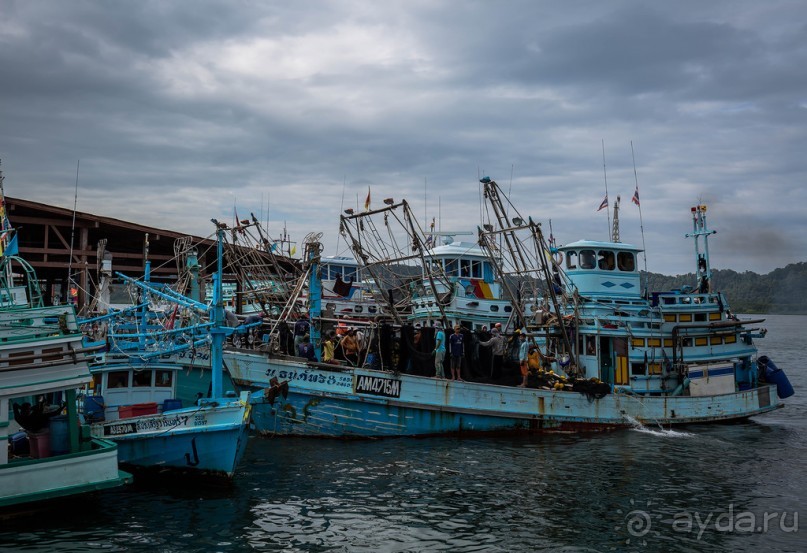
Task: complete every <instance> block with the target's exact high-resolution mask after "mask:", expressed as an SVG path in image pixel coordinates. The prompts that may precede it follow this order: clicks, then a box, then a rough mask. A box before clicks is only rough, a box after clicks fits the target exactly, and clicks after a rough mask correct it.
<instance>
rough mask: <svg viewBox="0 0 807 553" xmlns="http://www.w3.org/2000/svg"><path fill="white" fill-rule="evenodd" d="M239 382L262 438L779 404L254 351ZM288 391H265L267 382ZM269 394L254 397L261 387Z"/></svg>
mask: <svg viewBox="0 0 807 553" xmlns="http://www.w3.org/2000/svg"><path fill="white" fill-rule="evenodd" d="M225 355H226V356H227V365H228V367H229V370H230V373H231V376H232V378H233V382H234V383H235V384H236V386H238V387H240V388H242V389H249V390H252V391H255V392H256V393H254V394H253V398H254V400H253V401H254V404H253V422H254V425H255V427H256V429H257V430H258V431H259V432H261V433H264V434H277V435H300V436H330V437H368V438H369V437H384V436H428V435H445V434H474V433H487V432H579V431H597V430H609V429H615V428H620V427H629V426H632V425H634V424H636V422H637V421H638V422H640V423H643V424H653V425H655V424H661V425H673V424H689V423H709V422H717V421H729V420H738V419H744V418H747V417H750V416H754V415H758V414H761V413H765V412H768V411H771V410H774V409H776V408H778V407H781V404H780V403H779V401H778V398H777V396H776V391H775V387H773V386H762V387H759V388H754V389H751V390H746V391H742V392H736V393H729V394H721V395H717V396H706V397H694V396H638V395H633V394H624V393H613V394H608V395H606V396H604V397H601V398H599V399H595V398H593V397H587V396H586V395H584V394H581V393H578V392H570V391H554V390H543V389H531V388H519V387H510V386H496V385H490V384H481V383H475V382H454V381H449V380H443V379H436V378H429V377H421V376H413V375H406V374H399V375H394V374H392V373H388V372H383V371H373V370H369V369H346V370H336V371H334V370H328V369H327V368H325V367H322V366H312V365H306V364H303V363H295V362H293V361H287V360H272V359H271V358H267V357H263V356H260V355H256V354H246V353H241V352H235V353H228V354H225ZM272 378H276V379H277V380H278V381H279V382H284V381H287V382H288V393H287V396H286V397H283V395H282V394H281V393H270V394H267V393H266V390H267V387H268V386H269V381H270V380H271V379H272ZM261 389H263V390H264V393H263V394H261V393H257V392H258V390H261Z"/></svg>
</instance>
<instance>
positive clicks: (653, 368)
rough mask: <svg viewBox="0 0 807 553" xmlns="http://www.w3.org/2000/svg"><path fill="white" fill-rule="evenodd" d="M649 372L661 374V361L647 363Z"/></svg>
mask: <svg viewBox="0 0 807 553" xmlns="http://www.w3.org/2000/svg"><path fill="white" fill-rule="evenodd" d="M648 368H649V369H650V374H661V363H650V364H649V365H648Z"/></svg>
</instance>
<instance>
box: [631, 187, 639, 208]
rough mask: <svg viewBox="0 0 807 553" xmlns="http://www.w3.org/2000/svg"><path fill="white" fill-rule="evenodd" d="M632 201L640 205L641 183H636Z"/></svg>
mask: <svg viewBox="0 0 807 553" xmlns="http://www.w3.org/2000/svg"><path fill="white" fill-rule="evenodd" d="M631 201H632V202H633V203H635V204H636V205H639V206H640V204H639V185H638V184H637V185H636V191H635V192H634V193H633V198H632V199H631ZM640 207H641V206H640Z"/></svg>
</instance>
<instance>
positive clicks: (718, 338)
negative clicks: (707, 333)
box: [709, 336, 723, 346]
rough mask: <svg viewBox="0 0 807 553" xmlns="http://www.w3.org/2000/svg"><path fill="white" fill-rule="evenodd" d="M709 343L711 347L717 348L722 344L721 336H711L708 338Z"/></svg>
mask: <svg viewBox="0 0 807 553" xmlns="http://www.w3.org/2000/svg"><path fill="white" fill-rule="evenodd" d="M709 342H710V343H711V344H712V345H713V346H719V345H720V344H722V343H723V338H722V337H721V336H712V337H711V338H709Z"/></svg>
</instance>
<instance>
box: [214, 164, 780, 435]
mask: <svg viewBox="0 0 807 553" xmlns="http://www.w3.org/2000/svg"><path fill="white" fill-rule="evenodd" d="M483 184H485V198H486V199H487V201H488V202H490V205H491V209H492V213H493V215H492V216H491V217H490V221H489V223H488V224H486V225H484V226H483V227H482V228H480V231H479V244H480V246H481V247H482V248H483V249H485V250H486V251H487V252H489V255H488V258H489V259H490V260H491V261H492V262H495V264H494V265H495V267H496V270H497V272H498V277H499V280H500V282H502V283H508V282H509V283H510V284H506V285H507V286H515V285H516V284H515V283H514V282H513V279H514V277H518V278H520V279H521V282H522V283H523V282H528V283H529V285H530V286H533V287H534V289H536V290H538V289H540V290H542V292H541V293H540V294H538V293H536V294H534V295H532V296H531V297H522V298H519V301H514V302H513V303H512V305H513V307H514V316H515V318H516V325H515V326H516V328H517V329H518V332H517V333H515V334H514V336H515V335H516V334H517V335H519V338H517V340H519V341H521V340H528V341H529V343H530V344H531V346H530V348H529V349H532V350H533V353H534V354H535V355H534V358H535V359H536V360H537V366H531V365H532V363H531V362H527V364H526V367H527V369H526V370H525V371H524V373H522V372H521V371H520V367H519V364H518V362H517V361H516V364H515V365H510V364H508V360H510V358H511V352H513V351H514V350H515V351H518V350H517V349H516V348H512V347H508V348H507V349H506V353H505V354H504V355H503V357H504V359H503V361H504V362H503V367H502V375H501V378H499V379H476V380H477V381H472V382H469V381H467V380H468V378H467V376H468V374H469V373H468V364H469V362H472V361H473V354H472V353H471V352H470V351H469V345H470V344H471V343H472V341H471V340H468V341H466V342H465V344H466V345H465V354H466V356H465V358H464V359H463V363H464V364H463V371H464V372H463V374H465V375H466V379H465V380H448V379H442V378H434V377H431V376H422V375H415V374H408V373H406V372H404V371H405V370H406V367H404V366H402V365H401V364H400V363H398V364H396V360H395V356H391V357H389V358H387V359H386V361H385V362H382V364H381V367H382V369H383V368H386V369H387V370H377V369H375V368H369V367H356V366H347V365H345V364H334V365H329V364H323V363H317V362H305V361H303V360H300V359H299V358H292V357H285V356H281V355H273V354H272V353H270V352H264V353H259V352H248V351H240V350H236V351H228V352H225V354H224V358H225V363H226V365H227V367H228V370H229V372H230V374H231V377H232V380H233V382H234V383H235V385H236V386H237V387H238V388H240V389H243V390H249V391H251V392H253V400H254V402H255V403H254V408H253V421H254V423H255V426H256V428H257V429H258V430H259V431H260V432H263V433H266V434H272V435H303V436H335V437H351V436H354V437H379V436H423V435H436V434H467V433H484V432H540V431H549V432H553V431H554V432H566V431H588V430H607V429H613V428H620V427H629V426H632V425H634V424H636V421H639V422H640V423H643V424H650V425H665V426H666V425H679V424H688V423H708V422H720V421H730V420H740V419H746V418H748V417H752V416H756V415H760V414H763V413H767V412H770V411H773V410H775V409H778V408H780V407H782V406H783V402H782V399H784V398H785V397H787V395H788V394H789V393H792V389H788V384H786V383H785V382H781V384H779V385H778V384H777V380H778V379H782V380H786V379H783V378H782V377H783V376H784V374H783V373H782V372H781V371H779V370H778V368H776V370H774V369H771V368H770V363H771V361H770V359H769V358H768V357H767V356H759V355H758V353H757V348H756V345H755V344H754V340H755V339H758V338H761V337H763V336H764V331H763V330H762V329H761V328H760V327H759V326H758V324H759V323H760V322H762V321H761V320H740V319H738V318H737V317H735V316H734V315H733V314H732V313H731V311H730V310H729V306H728V302H727V300H726V298H725V297H724V296H723V295H722V294H721V293H719V292H713V291H712V290H711V289H710V288H708V287H707V288H704V287H702V286H701V287H700V288H698V289H692V290H690V289H686V290H677V291H670V292H663V293H658V294H655V293H654V294H652V295H651V294H645V293H643V292H642V291H641V288H642V287H641V279H640V277H641V274H640V271H639V269H638V264H637V254H638V253H639V251H640V248H636V247H634V246H631V245H629V244H622V243H620V242H619V241H618V239H615V240H612V241H608V242H594V241H581V242H576V243H573V244H568V245H566V246H563V247H560V248H557V247H553V246H552V245H550V244H548V243H547V242H546V240H545V239H544V237H543V234H542V232H541V229H540V225H538V224H536V223H534V222H533V221H532V220H531V219H529V218H526V217H521V216H520V215H518V212H517V210H516V209H515V206H512V205H510V206H509V209H504V206H503V200H502V195H501V192H500V190H499V188H498V185H497V184H496V183H495V181H491V180H490V179H483ZM397 208H404V210H405V209H406V202H401V203H400V204H394V203H392V202H390V203H389V205H387V206H386V207H385V208H382V209H379V210H374V211H368V212H365V213H362V214H348V215H347V216H342V227H341V228H342V229H343V231H345V232H347V233H353V234H355V235H356V236H357V238H356V239H355V240H353V243H354V245H355V246H356V247H355V249H354V253H356V257H357V258H358V259H362V263H363V264H364V266H365V267H366V268H367V270H368V271H369V272H370V273H371V274H372V275H373V277H374V278H376V283H377V285H379V287H380V288H382V289H383V288H384V283H390V282H392V279H391V278H390V275H391V274H393V273H394V272H395V271H396V270H397V271H398V273H397V276H398V277H400V275H401V274H402V273H401V272H400V270H399V268H400V265H401V263H402V262H405V261H409V260H418V261H419V262H420V265H421V267H422V272H421V273H420V275H419V278H418V282H428V283H429V288H430V289H429V293H430V294H431V295H432V296H433V297H434V298H435V299H434V302H435V305H437V306H438V307H440V308H442V309H443V312H442V313H441V320H442V323H443V325H444V326H447V324H448V320H447V318H446V316H445V311H444V310H445V306H447V305H449V299H450V298H447V297H446V295H445V294H441V293H442V292H444V291H445V290H449V289H450V287H449V286H448V285H447V284H445V283H446V282H447V280H446V279H445V273H444V272H439V271H436V267H435V265H436V264H435V263H432V260H431V259H430V258H429V257H428V248H426V247H425V245H426V238H425V237H424V235H423V234H422V233H418V232H410V233H409V234H408V236H409V239H408V241H403V242H399V244H402V247H401V248H400V251H402V252H403V253H402V254H401V255H400V256H399V257H397V258H395V259H392V260H391V261H393V264H392V268H390V267H389V266H387V268H386V269H385V270H384V271H382V270H381V268H380V264H381V260H379V259H376V258H373V257H372V251H371V246H367V249H363V247H362V245H363V244H364V245H366V244H370V243H371V242H370V239H369V238H368V237H367V236H365V235H364V234H362V233H367V234H368V235H372V234H373V233H375V235H376V236H378V235H380V234H381V233H378V232H377V231H376V230H375V229H376V228H378V227H380V225H376V224H375V223H374V222H373V220H372V218H373V217H376V218H383V223H382V224H384V225H386V224H387V222H388V221H389V220H392V219H393V218H394V217H396V215H395V214H394V213H393V211H394V210H395V209H397ZM705 213H706V209H705V207H702V206H701V207H696V208H695V209H694V210H693V225H694V230H693V234H692V236H693V238H695V243H696V260H697V265H698V275H699V282H703V281H704V277H705V279H706V282H707V286H708V279H709V278H710V271H709V267H708V247H706V246H705V245H706V240H708V236H709V235H710V234H711V231H709V230H708V228H707V226H706V219H705ZM506 214H509V217H508V215H506ZM401 219H402V220H405V221H407V223H408V224H409V227H410V230H416V228H417V227H416V226H415V225H414V224H413V223H411V213H410V215H405V216H404V217H402V218H401ZM500 244H505V245H507V244H509V245H510V249H509V250H508V249H507V248H502V247H501V246H500ZM306 247H307V251H308V252H309V254H308V256H307V260H308V263H309V264H310V265H311V270H310V271H309V273H310V274H312V275H316V274H317V271H316V270H315V269H316V266H317V264H318V263H319V258H318V252H319V250H320V248H319V245H318V244H306ZM701 248H703V249H701ZM374 250H375V251H381V248H378V247H375V248H374ZM592 255H593V261H592V260H591V259H590V257H591V256H592ZM611 262H613V263H611ZM444 266H445V265H442V267H444ZM409 274H411V271H410V273H409ZM393 276H396V275H393ZM411 282H412V281H411V280H410V281H409V282H407V281H406V280H405V279H402V278H398V282H397V283H396V285H395V286H396V288H395V289H392V288H390V293H389V294H388V296H389V297H390V302H389V304H388V313H389V314H390V315H391V317H392V318H393V321H392V322H393V323H397V324H400V325H405V324H406V321H405V315H404V312H403V309H402V307H403V304H402V303H400V302H396V298H397V297H399V296H396V291H397V290H400V289H401V288H403V287H407V286H409V285H410V284H411ZM441 287H443V288H441ZM317 290H318V286H317V283H316V282H314V281H312V283H311V291H312V292H311V295H312V297H314V295H315V293H316V292H317ZM516 296H517V293H516V292H514V291H511V293H510V297H516ZM311 308H312V313H311V315H312V320H313V321H316V320H317V317H318V315H319V312H318V305H317V302H316V301H313V302H311ZM396 315H398V316H399V317H398V318H397V319H396V318H395V317H396ZM321 328H322V327H321V325H317V324H314V325H312V338H314V339H315V343H317V342H316V340H319V339H320V337H319V336H317V335H316V334H317V331H318V330H320V329H321ZM460 331H461V332H462V333H463V334H465V335H466V336H467V335H468V333H469V332H470V329H464V330H458V332H460ZM393 332H394V330H393ZM405 334H406V333H405V332H403V330H401V331H400V336H401V338H399V343H400V344H399V345H400V347H406V345H407V344H406V343H405V342H406V340H405V339H403V337H404V336H405ZM521 335H523V336H524V338H521V337H520V336H521ZM501 339H504V338H501ZM513 339H514V338H513V337H511V338H510V340H513ZM380 350H381V351H379V355H380V356H381V357H382V358H384V356H385V353H384V350H385V347H384V345H383V343H382V344H381V346H380ZM388 352H389V350H388ZM500 361H501V360H500ZM508 368H509V371H508ZM774 368H775V367H774ZM513 369H514V370H513ZM432 374H433V373H432Z"/></svg>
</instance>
